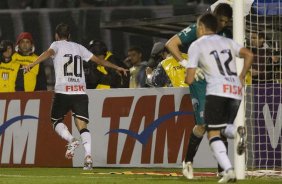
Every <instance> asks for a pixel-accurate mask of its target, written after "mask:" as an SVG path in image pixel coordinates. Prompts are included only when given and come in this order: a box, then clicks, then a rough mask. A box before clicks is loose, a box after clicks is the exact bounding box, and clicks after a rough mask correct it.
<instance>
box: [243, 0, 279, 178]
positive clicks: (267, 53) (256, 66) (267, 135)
mask: <svg viewBox="0 0 282 184" xmlns="http://www.w3.org/2000/svg"><path fill="white" fill-rule="evenodd" d="M281 8H282V0H254V2H253V4H252V7H251V10H250V13H249V15H247V16H245V24H246V25H245V45H246V47H248V48H250V49H251V50H252V51H253V53H254V61H253V65H252V68H251V71H250V73H249V76H248V77H247V79H246V91H245V120H246V121H245V124H246V127H247V152H246V155H245V162H246V170H247V172H246V175H247V176H248V175H249V176H259V177H261V176H278V177H282V169H281V168H282V162H281V160H282V137H281V135H282V133H281V132H282V126H281V124H282V89H281V87H282V76H281V71H282V63H281V62H282V59H281V47H282V43H281V42H282V10H281Z"/></svg>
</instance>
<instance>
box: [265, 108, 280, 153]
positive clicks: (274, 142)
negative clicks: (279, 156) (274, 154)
mask: <svg viewBox="0 0 282 184" xmlns="http://www.w3.org/2000/svg"><path fill="white" fill-rule="evenodd" d="M263 117H264V121H265V127H266V130H267V132H268V136H269V140H270V144H271V147H272V148H273V149H276V148H277V146H278V143H279V138H280V135H281V130H282V129H281V128H282V126H281V124H282V123H281V120H282V104H279V107H278V111H277V115H276V120H275V125H274V122H273V120H272V117H271V115H270V110H269V106H268V104H265V105H264V106H263Z"/></svg>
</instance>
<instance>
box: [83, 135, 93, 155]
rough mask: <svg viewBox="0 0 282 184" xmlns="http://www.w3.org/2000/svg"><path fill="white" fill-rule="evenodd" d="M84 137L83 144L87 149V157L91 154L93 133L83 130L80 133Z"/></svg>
mask: <svg viewBox="0 0 282 184" xmlns="http://www.w3.org/2000/svg"><path fill="white" fill-rule="evenodd" d="M80 136H81V139H82V144H83V146H84V150H85V157H86V156H88V155H90V156H91V134H90V132H83V133H82V134H80Z"/></svg>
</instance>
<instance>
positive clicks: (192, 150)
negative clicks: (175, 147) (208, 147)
mask: <svg viewBox="0 0 282 184" xmlns="http://www.w3.org/2000/svg"><path fill="white" fill-rule="evenodd" d="M202 139H203V137H197V136H196V135H195V134H194V132H192V133H191V135H190V139H189V145H188V150H187V153H186V157H185V162H192V163H193V159H194V156H195V155H196V153H197V151H198V148H199V145H200V143H201V141H202Z"/></svg>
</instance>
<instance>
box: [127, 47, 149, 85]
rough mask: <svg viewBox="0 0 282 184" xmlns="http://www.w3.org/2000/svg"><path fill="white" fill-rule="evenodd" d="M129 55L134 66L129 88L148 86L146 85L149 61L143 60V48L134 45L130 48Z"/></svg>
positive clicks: (131, 71)
mask: <svg viewBox="0 0 282 184" xmlns="http://www.w3.org/2000/svg"><path fill="white" fill-rule="evenodd" d="M127 54H128V57H127V59H126V60H129V62H130V63H131V65H132V67H131V68H130V69H129V71H130V80H129V88H142V87H148V86H147V85H146V72H145V70H146V67H147V62H146V61H142V50H141V48H139V47H136V46H133V47H131V48H129V49H128V52H127Z"/></svg>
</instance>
